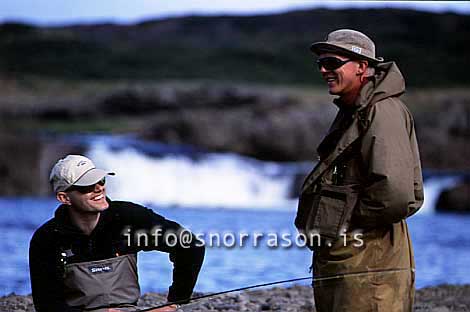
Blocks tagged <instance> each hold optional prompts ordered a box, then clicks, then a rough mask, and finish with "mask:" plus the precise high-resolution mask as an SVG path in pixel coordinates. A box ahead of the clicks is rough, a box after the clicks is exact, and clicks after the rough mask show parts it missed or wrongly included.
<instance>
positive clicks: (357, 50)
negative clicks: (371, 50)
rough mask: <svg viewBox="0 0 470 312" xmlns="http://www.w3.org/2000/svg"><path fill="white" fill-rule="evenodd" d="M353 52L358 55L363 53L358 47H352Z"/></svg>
mask: <svg viewBox="0 0 470 312" xmlns="http://www.w3.org/2000/svg"><path fill="white" fill-rule="evenodd" d="M351 50H352V51H353V52H354V53H357V54H361V52H362V49H361V48H359V47H356V46H352V47H351Z"/></svg>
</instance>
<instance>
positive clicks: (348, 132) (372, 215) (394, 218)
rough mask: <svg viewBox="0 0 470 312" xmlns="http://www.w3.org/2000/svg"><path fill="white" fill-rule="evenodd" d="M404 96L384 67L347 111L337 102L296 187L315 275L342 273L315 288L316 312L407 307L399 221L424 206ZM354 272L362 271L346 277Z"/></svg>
mask: <svg viewBox="0 0 470 312" xmlns="http://www.w3.org/2000/svg"><path fill="white" fill-rule="evenodd" d="M404 91H405V83H404V79H403V76H402V75H401V73H400V71H399V69H398V67H397V66H396V65H395V63H393V62H389V63H383V64H380V65H379V66H378V68H377V69H376V74H375V76H374V77H373V79H371V81H369V82H367V83H366V84H365V85H364V86H363V88H362V89H361V92H360V95H359V97H358V99H357V101H356V103H355V107H354V108H353V109H348V108H345V107H342V106H341V104H340V103H339V102H336V103H337V104H338V105H339V106H340V108H341V109H340V111H339V113H338V115H337V117H336V119H335V121H334V122H333V124H332V126H331V128H330V131H329V133H328V134H327V136H326V137H325V139H324V141H323V142H322V143H321V144H320V148H319V154H320V156H321V159H320V161H319V162H318V164H317V166H316V167H315V168H314V169H313V171H312V172H311V173H310V174H309V175H308V177H307V178H306V180H305V182H304V185H303V187H302V191H301V196H300V200H299V210H298V214H297V218H296V221H295V223H296V226H297V228H298V229H299V231H301V232H303V233H311V232H312V231H313V232H314V233H319V234H320V236H321V242H320V241H319V242H318V244H317V245H315V244H313V243H312V241H309V243H310V244H313V246H311V248H312V249H314V250H315V253H314V271H315V276H317V277H321V276H332V275H337V274H340V277H338V278H335V279H330V280H325V281H320V282H316V283H315V285H314V291H315V301H316V307H317V310H318V311H320V312H323V311H335V312H337V311H411V309H412V304H413V297H414V261H413V252H412V246H411V241H410V238H409V233H408V228H407V225H406V222H405V219H406V218H407V217H409V216H410V215H412V214H414V213H415V212H416V211H417V210H418V209H419V208H420V207H421V205H422V203H423V182H422V174H421V165H420V159H419V151H418V145H417V140H416V134H415V129H414V122H413V118H412V116H411V114H410V112H409V111H408V109H407V108H406V107H405V105H404V104H403V103H402V102H401V100H400V99H399V97H400V96H401V95H402V94H403V93H404ZM338 133H339V134H340V135H338ZM322 149H323V150H322ZM325 151H326V152H325ZM376 271H377V272H376ZM378 271H380V272H378ZM357 272H366V273H365V274H363V273H361V274H359V275H352V274H351V273H357ZM367 272H368V273H367ZM374 272H375V273H374Z"/></svg>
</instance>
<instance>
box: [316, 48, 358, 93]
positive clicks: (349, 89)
mask: <svg viewBox="0 0 470 312" xmlns="http://www.w3.org/2000/svg"><path fill="white" fill-rule="evenodd" d="M325 58H336V59H339V60H340V61H339V62H337V63H338V65H341V66H340V67H338V68H336V69H326V68H325V67H328V66H320V65H319V66H320V68H319V69H320V73H321V75H322V77H323V80H325V81H326V83H327V85H328V91H329V93H330V94H333V95H339V96H340V97H342V98H347V97H351V96H355V95H357V93H358V91H359V90H360V88H361V86H362V81H363V77H364V75H365V71H366V69H367V62H365V61H356V60H351V59H350V58H348V57H346V56H342V55H338V54H334V53H322V54H320V55H319V56H318V60H319V63H320V64H321V63H322V60H324V59H325ZM341 61H343V62H341ZM346 61H347V62H346ZM343 63H344V64H343Z"/></svg>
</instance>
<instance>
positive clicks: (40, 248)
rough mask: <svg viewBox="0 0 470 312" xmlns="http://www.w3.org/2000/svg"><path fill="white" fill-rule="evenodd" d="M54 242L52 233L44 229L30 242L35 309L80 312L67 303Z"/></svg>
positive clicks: (38, 311)
mask: <svg viewBox="0 0 470 312" xmlns="http://www.w3.org/2000/svg"><path fill="white" fill-rule="evenodd" d="M51 231H52V230H51ZM53 242H54V240H53V238H52V233H48V232H47V231H45V230H44V229H40V230H38V231H36V233H35V234H34V236H33V238H32V239H31V242H30V246H29V272H30V278H31V289H32V294H33V302H34V307H35V309H36V311H37V312H78V311H80V310H79V309H75V308H72V307H69V306H68V305H67V304H66V302H65V299H64V296H63V287H62V285H63V282H62V278H61V276H59V275H60V272H59V271H58V270H57V267H56V266H57V262H56V261H57V258H56V250H55V245H54V243H53Z"/></svg>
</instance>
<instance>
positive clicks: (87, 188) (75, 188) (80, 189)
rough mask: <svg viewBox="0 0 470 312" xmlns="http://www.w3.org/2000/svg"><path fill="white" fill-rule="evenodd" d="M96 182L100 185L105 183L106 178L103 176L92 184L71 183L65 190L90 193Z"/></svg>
mask: <svg viewBox="0 0 470 312" xmlns="http://www.w3.org/2000/svg"><path fill="white" fill-rule="evenodd" d="M96 184H98V185H101V186H103V185H105V184H106V178H103V179H101V180H99V181H98V182H96V183H95V184H92V185H85V186H78V185H72V186H71V187H69V188H68V189H67V190H66V192H73V191H77V192H79V193H80V194H87V193H91V192H94V191H95V187H96Z"/></svg>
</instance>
